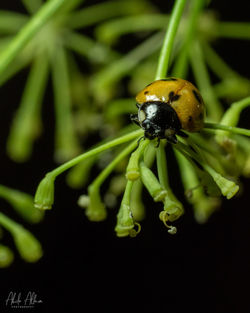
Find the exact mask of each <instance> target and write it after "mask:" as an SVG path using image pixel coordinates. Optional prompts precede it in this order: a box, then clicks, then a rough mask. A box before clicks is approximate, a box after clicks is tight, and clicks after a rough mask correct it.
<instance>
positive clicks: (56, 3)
mask: <svg viewBox="0 0 250 313" xmlns="http://www.w3.org/2000/svg"><path fill="white" fill-rule="evenodd" d="M64 2H65V0H51V1H48V2H46V3H45V4H44V5H43V6H42V8H41V9H40V10H39V11H38V12H37V13H36V14H35V15H34V16H33V17H32V18H31V19H30V21H29V22H28V23H27V24H26V25H25V26H24V27H23V28H22V29H21V30H20V31H19V33H18V34H17V35H16V36H15V37H14V38H13V40H12V41H11V43H10V44H9V45H8V46H7V47H6V48H5V49H4V50H3V51H2V53H1V54H0V74H2V72H3V71H4V70H5V69H6V68H7V67H8V65H9V64H10V63H11V62H12V61H13V60H14V59H15V57H16V56H17V55H18V53H19V52H20V51H21V50H22V49H23V47H24V46H25V45H26V44H27V42H29V40H30V39H32V38H33V37H34V35H35V34H36V33H37V32H38V31H39V30H40V29H41V28H42V26H43V25H44V24H45V23H46V22H47V21H48V20H49V19H50V18H51V17H52V16H53V15H54V14H55V12H56V11H57V10H58V9H59V8H60V7H61V6H62V5H63V4H64Z"/></svg>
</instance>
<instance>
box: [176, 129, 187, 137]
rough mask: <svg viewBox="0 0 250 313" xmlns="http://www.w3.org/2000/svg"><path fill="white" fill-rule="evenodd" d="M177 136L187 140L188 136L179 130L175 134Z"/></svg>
mask: <svg viewBox="0 0 250 313" xmlns="http://www.w3.org/2000/svg"><path fill="white" fill-rule="evenodd" d="M177 135H179V136H181V137H183V138H188V134H186V133H184V132H183V131H182V130H179V131H178V132H177Z"/></svg>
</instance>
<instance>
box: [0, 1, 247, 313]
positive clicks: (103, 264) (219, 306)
mask: <svg viewBox="0 0 250 313" xmlns="http://www.w3.org/2000/svg"><path fill="white" fill-rule="evenodd" d="M11 2H12V3H10V1H1V9H4V8H8V9H16V10H20V11H21V10H23V9H22V7H21V5H19V4H18V3H19V1H11ZM88 2H89V3H93V1H88ZM165 2H168V1H165ZM169 2H171V5H172V1H169ZM155 3H157V4H158V5H159V7H161V8H162V10H163V12H164V10H166V9H168V8H169V7H170V5H169V3H168V4H165V7H164V5H163V4H162V3H161V1H155ZM230 3H231V4H229V1H212V3H211V7H214V8H216V9H217V10H218V12H219V15H220V16H221V18H222V19H223V20H225V21H226V20H233V21H249V12H248V10H247V5H244V6H243V4H244V3H243V1H237V3H234V2H230ZM243 7H245V9H243ZM249 22H250V21H249ZM216 48H217V51H219V52H220V53H221V55H223V56H224V57H225V59H226V60H227V61H228V62H230V64H231V65H232V66H233V67H234V68H235V69H236V70H238V71H239V72H240V73H242V74H244V75H245V76H248V77H249V61H248V60H249V53H250V46H249V42H248V41H232V40H223V41H221V42H217V43H216ZM26 75H27V72H26V71H23V72H22V73H20V74H18V75H17V76H16V78H14V79H12V80H11V81H9V82H8V83H7V84H5V86H3V87H2V88H1V89H0V99H1V106H0V127H1V133H0V134H1V135H0V138H1V140H0V142H1V149H0V160H1V163H0V166H1V183H3V184H6V185H8V186H10V187H14V188H20V189H22V190H23V191H26V192H29V193H34V192H35V189H36V186H37V184H38V182H39V180H40V179H41V178H42V177H43V175H44V173H45V172H46V171H48V170H49V169H52V168H53V167H54V166H55V164H54V163H53V161H52V157H53V136H52V135H51V134H52V132H53V122H54V119H53V109H52V108H51V103H52V94H51V90H50V89H49V88H48V92H47V95H46V101H45V106H44V112H43V114H44V121H46V129H45V131H44V133H43V136H42V137H41V138H40V139H39V140H38V141H37V143H36V145H35V149H34V154H33V157H32V160H31V161H30V162H27V163H25V164H22V165H20V164H16V163H13V162H12V161H10V160H9V159H8V158H7V156H6V154H5V151H4V147H5V140H6V136H7V134H8V132H9V125H10V121H11V118H12V115H13V111H14V110H15V109H16V108H17V105H18V103H19V101H18V100H19V99H20V95H21V92H22V88H23V83H24V80H25V78H26ZM249 117H250V114H249V110H248V111H246V114H244V118H242V120H241V126H244V127H249V122H248V121H249ZM242 182H243V184H244V190H243V193H242V194H241V195H240V196H239V197H238V198H235V199H232V200H230V201H227V200H224V201H223V205H222V208H221V210H220V211H219V212H217V213H216V214H214V215H213V216H212V217H211V218H210V220H209V221H208V223H206V224H205V225H198V224H197V223H196V222H195V220H194V218H193V215H192V210H191V209H190V208H189V207H188V206H187V208H186V214H185V215H184V217H183V218H181V220H180V221H179V222H178V230H179V231H178V234H177V235H176V236H171V235H169V234H168V232H167V230H166V229H165V227H164V226H163V224H162V223H161V222H160V221H159V220H158V216H157V215H158V212H159V211H158V210H156V209H155V208H154V203H153V202H150V201H151V200H149V201H148V202H149V205H148V208H147V218H146V220H145V221H144V222H143V223H142V232H141V233H140V235H139V236H138V237H137V238H134V239H130V238H123V239H119V238H116V236H115V233H114V231H113V228H114V225H115V222H116V217H115V213H114V212H113V213H111V214H109V217H108V219H107V221H105V222H102V223H91V222H89V221H88V220H87V219H86V217H85V215H84V212H83V210H81V209H80V208H78V207H77V205H76V201H77V198H78V196H79V194H80V191H76V190H71V189H70V188H69V187H67V185H66V184H65V181H64V176H61V177H59V178H58V179H57V182H56V195H55V199H56V201H55V205H54V208H53V210H52V211H50V212H47V214H46V217H45V219H44V222H43V223H41V224H39V225H36V226H32V227H30V226H28V225H27V227H28V228H29V229H31V230H32V231H33V232H34V234H35V235H36V236H37V237H38V238H39V239H40V241H41V243H42V245H43V249H44V257H43V258H42V259H41V260H40V261H39V262H38V263H36V264H27V263H24V262H23V261H22V260H21V259H20V258H19V257H18V255H17V253H16V260H15V262H14V264H13V265H12V266H11V267H10V268H8V269H5V270H1V279H0V308H1V310H0V311H1V312H5V309H6V308H5V307H4V300H5V299H6V297H7V295H8V293H9V292H10V291H16V292H22V293H26V292H28V291H34V292H36V293H37V295H38V298H40V299H42V301H43V304H42V305H40V306H36V308H35V309H34V311H35V310H36V311H38V310H39V309H40V310H41V311H44V312H52V311H54V310H58V311H61V312H79V311H82V312H95V311H97V312H112V311H116V312H123V311H127V312H134V311H137V312H168V313H175V312H188V311H190V312H202V313H205V312H209V313H210V312H216V313H222V312H227V313H228V312H241V313H242V312H249V310H250V305H249V299H248V298H249V291H248V287H247V286H248V285H249V284H248V282H249V279H250V275H249V264H250V263H249V261H250V254H249V241H250V228H249V222H250V213H249V199H250V198H249V186H250V182H249V181H247V180H246V179H242ZM1 206H2V207H3V208H4V210H5V212H7V209H8V207H7V205H6V204H5V203H4V202H1ZM2 207H1V209H2ZM9 210H10V215H11V216H13V217H14V218H16V216H15V214H14V213H12V210H11V209H9ZM19 220H20V219H19ZM25 225H26V224H25ZM7 240H8V242H9V244H10V245H11V246H12V247H13V248H14V245H13V242H12V239H11V237H9V238H7ZM14 249H15V248H14ZM26 310H27V309H26ZM31 310H32V309H31Z"/></svg>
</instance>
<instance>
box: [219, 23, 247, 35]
mask: <svg viewBox="0 0 250 313" xmlns="http://www.w3.org/2000/svg"><path fill="white" fill-rule="evenodd" d="M217 35H218V36H220V37H224V38H230V39H231V38H234V39H250V23H247V22H246V23H244V22H242V23H239V22H220V23H218V26H217Z"/></svg>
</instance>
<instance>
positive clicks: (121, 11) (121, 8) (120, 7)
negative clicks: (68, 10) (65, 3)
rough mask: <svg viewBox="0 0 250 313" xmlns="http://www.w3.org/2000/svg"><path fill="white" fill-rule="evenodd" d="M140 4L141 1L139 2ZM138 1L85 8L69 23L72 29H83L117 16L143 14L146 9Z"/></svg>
mask: <svg viewBox="0 0 250 313" xmlns="http://www.w3.org/2000/svg"><path fill="white" fill-rule="evenodd" d="M139 2H140V1H139ZM139 2H138V3H137V1H128V0H126V1H117V0H116V1H104V2H103V3H100V4H96V5H92V6H89V7H87V8H86V7H85V8H83V9H81V10H77V11H75V12H73V13H72V14H71V15H70V16H69V18H68V21H67V26H68V27H70V28H74V29H77V28H83V27H86V26H90V25H93V24H95V23H100V22H102V21H103V20H106V19H110V18H113V17H115V16H117V15H127V14H131V13H132V11H135V13H141V12H142V11H143V9H144V10H145V8H144V7H142V5H141V3H139Z"/></svg>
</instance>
